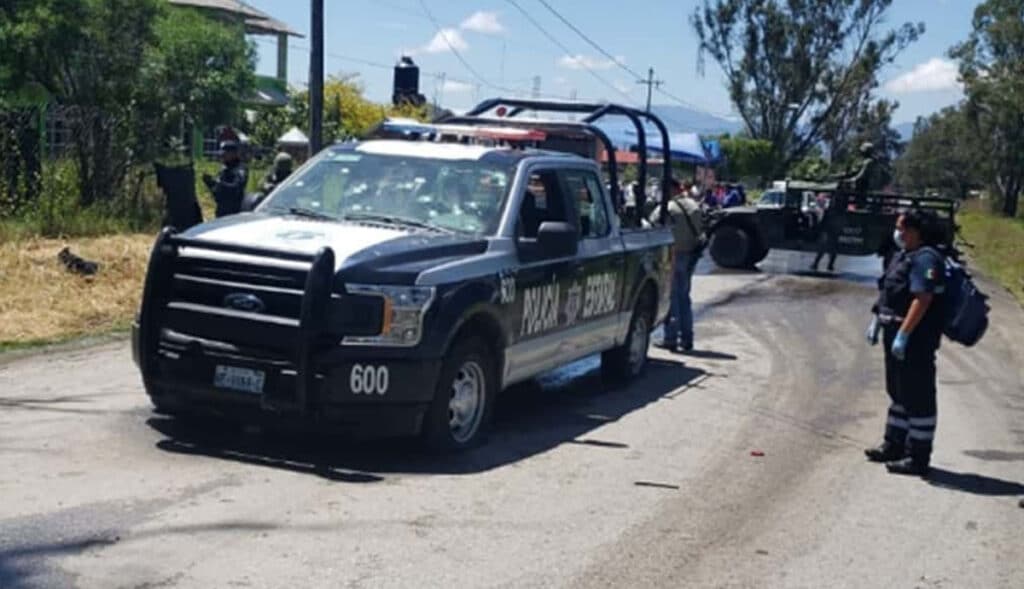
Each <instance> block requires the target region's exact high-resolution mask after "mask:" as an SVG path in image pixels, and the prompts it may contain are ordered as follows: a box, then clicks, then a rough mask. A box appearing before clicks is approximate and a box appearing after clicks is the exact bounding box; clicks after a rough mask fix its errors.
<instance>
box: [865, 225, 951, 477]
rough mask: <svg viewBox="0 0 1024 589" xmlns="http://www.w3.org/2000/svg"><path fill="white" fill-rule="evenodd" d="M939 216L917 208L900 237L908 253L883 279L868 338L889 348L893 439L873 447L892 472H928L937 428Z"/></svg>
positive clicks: (874, 456)
mask: <svg viewBox="0 0 1024 589" xmlns="http://www.w3.org/2000/svg"><path fill="white" fill-rule="evenodd" d="M937 226H938V223H937V219H936V218H935V215H934V214H933V213H930V212H926V211H921V210H916V209H915V210H910V211H908V212H906V213H904V214H903V215H901V216H900V217H899V219H898V220H897V222H896V231H895V233H894V235H893V240H894V241H895V242H896V244H897V246H898V247H899V248H900V251H899V252H897V253H896V254H895V255H894V256H893V258H892V261H891V262H890V264H889V266H888V268H887V269H886V271H885V274H884V275H883V277H882V278H881V279H880V280H879V290H880V294H879V297H878V302H877V303H876V304H875V306H874V308H873V311H874V313H875V316H874V319H873V320H872V322H871V326H870V327H869V329H868V333H867V338H868V342H869V343H871V344H872V345H874V344H877V343H878V340H879V335H881V336H882V337H881V340H882V341H883V342H884V345H885V384H886V390H887V392H888V393H889V398H890V401H891V404H890V405H889V414H888V419H887V421H886V428H885V441H883V442H882V444H881V445H880V446H878V447H877V448H871V449H868V450H866V451H865V454H866V455H867V457H868V459H869V460H871V461H873V462H884V463H886V466H887V468H888V470H889V472H892V473H897V474H908V475H920V476H924V475H926V474H928V471H929V465H930V462H931V454H932V443H933V441H934V439H935V426H936V387H935V379H936V375H935V355H936V352H937V351H938V349H939V344H940V341H941V339H942V327H943V292H944V288H945V285H944V279H945V261H944V258H943V256H942V254H941V253H940V252H939V251H938V250H937V249H936V248H935V247H933V246H934V245H935V243H936V242H935V240H934V239H933V236H934V234H935V228H937Z"/></svg>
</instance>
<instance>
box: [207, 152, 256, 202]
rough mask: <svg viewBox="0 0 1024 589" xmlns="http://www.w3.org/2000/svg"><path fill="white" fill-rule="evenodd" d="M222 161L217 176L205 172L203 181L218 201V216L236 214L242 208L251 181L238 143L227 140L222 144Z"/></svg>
mask: <svg viewBox="0 0 1024 589" xmlns="http://www.w3.org/2000/svg"><path fill="white" fill-rule="evenodd" d="M220 153H221V162H223V164H224V167H223V168H222V169H221V171H220V173H218V174H217V176H216V177H213V176H211V175H209V174H203V182H204V183H205V184H206V187H207V188H209V189H210V192H212V193H213V200H214V201H215V202H216V203H217V216H218V217H223V216H225V215H234V214H235V213H238V212H240V211H241V210H242V199H243V198H244V197H245V185H246V184H247V183H248V181H249V172H248V171H247V170H246V169H245V165H244V164H242V158H241V155H239V150H238V143H236V142H234V141H225V142H223V143H221V145H220Z"/></svg>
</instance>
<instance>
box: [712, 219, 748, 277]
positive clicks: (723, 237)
mask: <svg viewBox="0 0 1024 589" xmlns="http://www.w3.org/2000/svg"><path fill="white" fill-rule="evenodd" d="M753 245H754V240H753V239H752V238H751V237H750V234H749V233H748V232H747V230H746V229H743V228H741V227H737V226H735V225H725V226H723V227H720V228H719V229H718V230H717V231H715V233H714V235H713V236H712V237H711V248H710V249H711V259H713V260H714V261H715V263H716V264H718V265H719V266H721V267H723V268H745V267H747V265H748V261H749V260H750V259H752V257H753V253H754V252H753V251H752V250H753V249H754V248H753Z"/></svg>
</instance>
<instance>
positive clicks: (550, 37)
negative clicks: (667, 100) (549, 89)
mask: <svg viewBox="0 0 1024 589" xmlns="http://www.w3.org/2000/svg"><path fill="white" fill-rule="evenodd" d="M420 1H421V2H422V1H423V0H420ZM505 1H506V2H508V3H509V4H511V5H512V6H513V7H514V8H515V9H516V10H518V11H519V12H520V13H521V14H522V15H523V17H525V18H526V20H528V21H530V24H532V25H533V26H534V28H536V29H537V30H538V31H540V32H541V34H543V35H544V36H545V37H547V39H548V40H549V41H551V42H552V43H554V44H555V45H556V46H557V47H558V48H559V49H561V50H562V51H564V52H565V54H566V55H572V51H571V50H570V49H569V48H568V47H566V46H565V45H564V44H563V43H562V42H561V41H559V40H558V38H557V37H555V36H554V35H552V34H551V33H550V32H549V31H548V30H547V29H545V28H544V27H543V26H542V25H541V24H540V23H539V22H537V19H535V18H533V15H531V14H530V13H529V12H527V11H526V9H524V8H523V7H522V6H520V5H519V3H518V2H516V0H505ZM580 66H582V67H583V69H585V70H586V71H587V72H588V73H589V74H590V75H591V76H593V77H594V79H596V80H597V81H599V82H601V83H602V84H604V85H605V86H607V87H608V88H610V89H612V90H613V91H615V92H616V93H618V94H620V95H621V96H623V97H624V98H626V100H627V101H628V102H629V103H631V104H632V105H633V106H636V105H635V103H633V98H632V97H631V96H630V95H629V94H627V93H625V92H623V91H622V89H620V88H619V87H618V86H616V85H615V84H613V83H611V82H609V81H608V80H606V79H605V78H603V77H602V76H601V75H600V74H598V73H597V72H595V71H594V70H593V69H591V68H590V67H588V66H587V65H586V64H585V63H582V62H580Z"/></svg>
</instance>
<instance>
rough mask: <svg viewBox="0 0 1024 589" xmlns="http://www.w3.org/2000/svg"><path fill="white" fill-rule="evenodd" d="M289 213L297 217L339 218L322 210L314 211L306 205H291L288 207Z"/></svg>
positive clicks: (333, 219)
mask: <svg viewBox="0 0 1024 589" xmlns="http://www.w3.org/2000/svg"><path fill="white" fill-rule="evenodd" d="M288 214H289V215H295V216H296V217H306V218H307V219H319V220H321V221H337V220H338V218H337V217H335V216H334V215H328V214H327V213H321V212H320V211H314V210H313V209H307V208H305V207H291V208H290V209H288Z"/></svg>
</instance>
